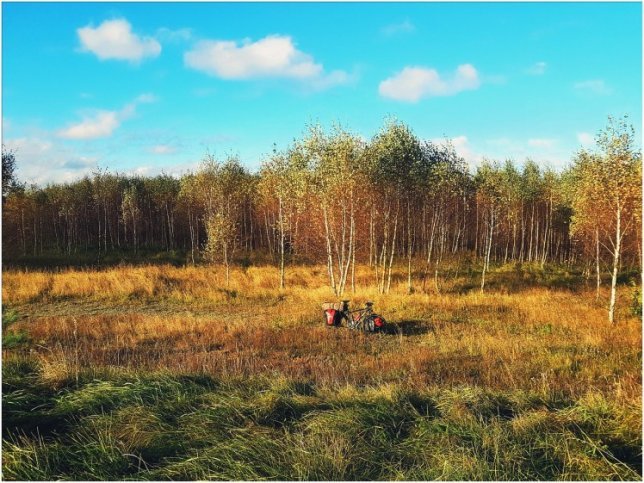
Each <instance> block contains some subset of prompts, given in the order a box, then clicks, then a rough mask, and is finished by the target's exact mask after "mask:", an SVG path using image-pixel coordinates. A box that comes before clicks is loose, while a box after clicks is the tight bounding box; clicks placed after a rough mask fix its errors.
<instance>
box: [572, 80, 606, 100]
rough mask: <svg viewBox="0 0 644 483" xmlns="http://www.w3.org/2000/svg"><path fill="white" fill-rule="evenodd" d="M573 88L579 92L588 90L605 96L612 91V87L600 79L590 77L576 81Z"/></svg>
mask: <svg viewBox="0 0 644 483" xmlns="http://www.w3.org/2000/svg"><path fill="white" fill-rule="evenodd" d="M574 88H575V89H576V90H578V91H580V92H588V93H591V94H597V95H600V96H607V95H610V94H612V93H613V89H612V88H610V87H609V86H608V85H606V82H604V81H603V80H602V79H591V80H585V81H580V82H576V83H575V84H574Z"/></svg>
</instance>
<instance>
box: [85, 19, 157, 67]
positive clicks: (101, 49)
mask: <svg viewBox="0 0 644 483" xmlns="http://www.w3.org/2000/svg"><path fill="white" fill-rule="evenodd" d="M76 33H77V34H78V39H79V41H80V44H81V50H82V51H83V52H91V53H93V54H94V55H96V56H97V57H98V58H99V59H100V60H108V59H116V60H127V61H130V62H139V61H141V60H142V59H143V58H144V57H157V56H158V55H159V54H160V53H161V44H159V42H157V40H156V39H154V38H152V37H141V36H139V35H137V34H135V33H134V32H132V26H131V25H130V23H129V22H128V21H127V20H125V19H114V20H106V21H104V22H103V23H102V24H100V25H99V26H98V27H96V28H94V27H91V26H89V25H88V26H86V27H82V28H79V29H77V30H76Z"/></svg>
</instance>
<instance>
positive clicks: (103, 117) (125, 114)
mask: <svg viewBox="0 0 644 483" xmlns="http://www.w3.org/2000/svg"><path fill="white" fill-rule="evenodd" d="M156 99H157V98H156V96H155V95H154V94H150V93H146V94H141V95H140V96H137V97H136V99H134V101H133V102H130V103H128V104H126V105H125V106H124V107H123V108H122V109H121V110H120V111H106V110H98V111H95V112H94V113H93V114H91V115H86V116H84V117H83V120H82V121H80V122H78V123H75V124H71V125H70V126H68V127H66V128H64V129H61V130H60V131H58V137H61V138H65V139H74V140H79V139H97V138H104V137H109V136H111V135H112V133H113V132H114V131H115V130H116V129H117V128H118V127H119V126H120V125H121V122H123V121H124V120H126V119H128V118H130V117H132V116H133V115H134V113H135V112H136V106H137V105H138V104H144V103H146V104H147V103H151V102H156Z"/></svg>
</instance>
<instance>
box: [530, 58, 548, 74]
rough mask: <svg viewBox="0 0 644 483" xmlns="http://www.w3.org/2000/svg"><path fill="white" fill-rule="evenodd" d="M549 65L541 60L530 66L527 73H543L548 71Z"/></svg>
mask: <svg viewBox="0 0 644 483" xmlns="http://www.w3.org/2000/svg"><path fill="white" fill-rule="evenodd" d="M547 67H548V64H547V63H545V62H543V61H541V62H536V63H535V64H533V65H532V66H530V67H529V68H528V70H527V73H528V74H530V75H543V74H545V73H546V68H547Z"/></svg>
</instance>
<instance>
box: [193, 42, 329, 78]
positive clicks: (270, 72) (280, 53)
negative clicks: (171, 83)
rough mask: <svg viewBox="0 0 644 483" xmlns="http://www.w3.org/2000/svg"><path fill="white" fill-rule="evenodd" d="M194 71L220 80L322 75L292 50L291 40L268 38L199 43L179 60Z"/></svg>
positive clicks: (310, 60) (309, 60) (306, 57)
mask: <svg viewBox="0 0 644 483" xmlns="http://www.w3.org/2000/svg"><path fill="white" fill-rule="evenodd" d="M183 59H184V62H185V64H186V65H187V66H188V67H190V68H192V69H195V70H199V71H202V72H205V73H207V74H209V75H212V76H215V77H221V78H223V79H250V78H253V77H290V78H297V79H306V78H314V77H317V76H319V75H320V74H322V72H323V68H322V65H321V64H317V63H315V61H314V60H313V57H311V56H310V55H309V54H306V53H304V52H301V51H299V50H297V49H296V48H295V45H294V44H293V41H292V39H291V37H288V36H281V35H270V36H268V37H264V38H263V39H260V40H258V41H256V42H251V41H250V40H248V39H247V40H244V41H243V42H242V43H241V44H239V45H238V44H237V42H235V41H228V40H202V41H201V42H198V43H197V44H196V45H195V46H194V48H193V49H192V50H190V51H188V52H186V53H185V54H184V56H183Z"/></svg>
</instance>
